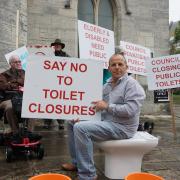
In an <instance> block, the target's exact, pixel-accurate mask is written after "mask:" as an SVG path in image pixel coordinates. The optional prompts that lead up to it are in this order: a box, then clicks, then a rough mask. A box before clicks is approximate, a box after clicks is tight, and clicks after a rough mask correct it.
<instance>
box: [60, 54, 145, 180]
mask: <svg viewBox="0 0 180 180" xmlns="http://www.w3.org/2000/svg"><path fill="white" fill-rule="evenodd" d="M108 69H109V71H110V72H111V74H112V77H111V78H110V79H108V80H107V83H106V84H105V85H104V88H103V100H99V101H95V102H93V104H94V108H95V109H96V111H101V112H102V120H101V121H96V120H93V121H79V120H78V119H77V120H73V121H71V122H69V123H68V143H69V150H70V155H71V158H72V163H66V164H63V165H62V168H63V169H64V170H67V171H76V170H77V171H78V177H77V180H96V179H97V175H96V169H95V166H94V160H93V141H106V140H118V139H128V138H131V137H132V136H133V135H134V134H135V133H136V131H137V128H138V124H139V115H140V108H141V106H142V103H143V101H144V99H145V92H144V90H143V88H142V87H141V86H140V84H139V83H138V82H137V81H136V80H135V79H133V78H132V77H131V76H128V74H127V69H128V66H127V62H126V60H125V58H124V56H123V55H122V54H119V53H117V54H114V55H112V56H111V58H110V60H109V68H108Z"/></svg>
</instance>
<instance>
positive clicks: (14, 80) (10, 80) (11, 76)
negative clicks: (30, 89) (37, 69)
mask: <svg viewBox="0 0 180 180" xmlns="http://www.w3.org/2000/svg"><path fill="white" fill-rule="evenodd" d="M24 76H25V71H24V70H22V69H13V70H12V69H11V68H10V69H8V70H7V71H5V72H3V73H1V74H0V90H3V91H5V90H17V89H18V88H19V86H24Z"/></svg>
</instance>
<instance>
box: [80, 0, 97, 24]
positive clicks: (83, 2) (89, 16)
mask: <svg viewBox="0 0 180 180" xmlns="http://www.w3.org/2000/svg"><path fill="white" fill-rule="evenodd" d="M78 19H79V20H82V21H86V22H89V23H91V24H94V23H95V21H94V10H93V3H92V0H79V2H78Z"/></svg>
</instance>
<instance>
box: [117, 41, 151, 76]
mask: <svg viewBox="0 0 180 180" xmlns="http://www.w3.org/2000/svg"><path fill="white" fill-rule="evenodd" d="M120 46H121V48H122V49H123V52H124V56H125V58H126V60H127V64H128V72H129V73H133V74H139V75H142V76H146V67H145V61H146V60H148V59H149V58H150V57H151V50H150V49H148V48H146V47H143V46H140V45H137V44H133V43H129V42H125V41H120Z"/></svg>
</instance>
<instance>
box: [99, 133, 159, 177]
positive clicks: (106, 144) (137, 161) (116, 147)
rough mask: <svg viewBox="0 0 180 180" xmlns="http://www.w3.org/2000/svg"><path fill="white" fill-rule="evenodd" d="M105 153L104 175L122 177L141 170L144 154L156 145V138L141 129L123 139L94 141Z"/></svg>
mask: <svg viewBox="0 0 180 180" xmlns="http://www.w3.org/2000/svg"><path fill="white" fill-rule="evenodd" d="M96 144H97V145H98V146H99V147H100V149H102V150H103V151H104V153H105V176H106V177H108V178H110V179H124V177H125V176H127V175H128V174H129V173H132V172H141V164H142V158H143V156H144V154H146V153H148V152H149V151H151V150H152V149H153V148H154V147H156V146H157V145H158V138H156V137H154V136H152V135H151V134H149V133H147V132H143V131H138V132H136V134H135V135H134V137H132V138H130V139H123V140H112V141H103V142H100V143H96Z"/></svg>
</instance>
